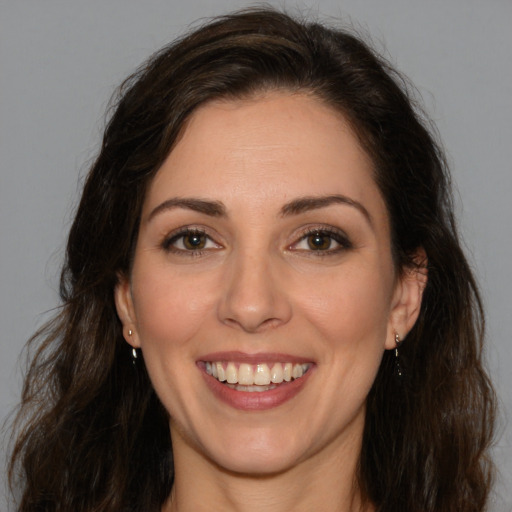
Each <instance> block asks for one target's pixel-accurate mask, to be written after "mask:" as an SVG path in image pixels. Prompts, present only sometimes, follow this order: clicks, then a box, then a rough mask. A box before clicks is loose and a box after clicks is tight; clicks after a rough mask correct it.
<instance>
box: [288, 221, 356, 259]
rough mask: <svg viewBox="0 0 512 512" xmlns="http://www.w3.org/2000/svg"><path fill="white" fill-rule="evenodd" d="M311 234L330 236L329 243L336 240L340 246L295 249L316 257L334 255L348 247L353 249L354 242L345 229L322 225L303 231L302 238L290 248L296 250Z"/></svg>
mask: <svg viewBox="0 0 512 512" xmlns="http://www.w3.org/2000/svg"><path fill="white" fill-rule="evenodd" d="M311 236H317V237H325V238H328V239H329V243H331V242H332V241H334V242H336V243H337V244H338V247H335V248H334V249H331V248H330V247H328V248H326V249H312V248H311V247H310V248H309V249H295V250H296V251H304V252H307V253H309V254H311V255H312V256H314V257H325V256H332V255H335V254H338V253H340V252H342V251H346V250H347V249H351V248H352V247H353V244H352V242H351V241H350V240H349V238H348V237H347V235H346V234H345V233H344V232H343V231H341V230H338V229H335V228H332V227H321V228H319V227H313V228H308V229H307V230H306V231H304V232H303V233H301V236H300V239H299V240H298V241H297V242H294V243H293V244H292V245H291V246H290V249H292V250H294V248H295V247H296V246H298V245H299V244H300V243H301V242H305V241H307V239H308V238H309V237H311Z"/></svg>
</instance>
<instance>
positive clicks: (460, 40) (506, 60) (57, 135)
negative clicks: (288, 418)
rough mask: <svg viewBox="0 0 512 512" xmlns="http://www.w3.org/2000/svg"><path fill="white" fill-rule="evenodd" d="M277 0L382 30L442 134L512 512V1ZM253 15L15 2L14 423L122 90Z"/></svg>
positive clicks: (8, 371) (0, 37)
mask: <svg viewBox="0 0 512 512" xmlns="http://www.w3.org/2000/svg"><path fill="white" fill-rule="evenodd" d="M270 3H271V4H272V5H277V6H284V7H286V9H287V10H289V11H290V12H292V13H293V12H296V10H297V9H298V10H300V12H302V13H310V14H311V15H313V16H318V17H319V18H320V19H321V20H322V19H323V20H326V21H334V20H338V22H341V23H342V25H345V26H347V25H349V26H353V27H355V28H356V29H358V30H359V31H362V32H367V33H370V34H371V35H372V38H373V41H374V44H375V46H376V47H377V49H379V50H380V51H381V52H384V53H385V54H386V55H387V56H388V57H389V58H390V59H391V61H392V62H393V63H394V64H395V65H396V66H397V67H398V69H400V70H401V71H403V72H404V73H405V74H406V75H408V76H409V77H410V78H411V79H412V81H413V82H414V83H415V84H416V86H417V87H418V90H419V92H420V94H421V96H422V98H423V102H424V104H425V107H426V109H427V111H428V112H429V114H430V116H431V117H432V118H433V120H434V121H435V122H436V123H437V126H438V128H439V131H440V133H441V137H442V139H443V141H444V145H445V147H446V150H447V153H448V157H449V161H450V163H451V167H452V172H453V176H454V181H455V184H456V189H457V191H456V198H457V214H458V218H459V221H460V225H461V229H462V233H463V236H464V240H465V244H466V246H467V251H468V255H469V258H470V261H471V262H472V264H473V266H474V269H475V271H476V274H477V276H478V278H479V281H480V284H481V287H482V292H483V296H484V299H485V304H486V308H487V313H488V345H487V359H488V362H489V367H490V371H491V374H492V377H493V379H494V382H495V384H496V387H497V390H498V393H499V397H500V402H501V416H500V424H499V432H498V434H499V436H498V438H497V442H496V447H495V458H496V462H497V465H498V469H499V471H500V475H499V481H498V484H497V486H496V491H495V497H494V502H493V504H492V506H491V511H492V512H510V511H512V485H511V484H512V427H511V425H510V417H511V416H512V394H511V392H510V389H511V388H512V371H511V367H512V344H511V342H510V332H511V330H512V315H511V309H512V308H511V300H510V295H511V290H512V272H511V265H512V235H511V233H512V229H511V225H512V201H511V195H512V172H511V171H512V164H511V161H512V154H511V146H512V123H511V119H512V66H511V62H512V55H511V53H512V31H511V30H510V26H511V25H512V1H511V0H487V1H485V2H484V1H477V0H429V1H424V0H418V1H414V0H385V1H384V0H338V1H335V0H331V1H329V0H318V1H314V0H310V1H308V2H304V1H303V2H300V1H288V2H270ZM248 5H254V4H253V3H249V2H244V1H235V0H216V1H211V0H210V1H206V0H186V1H181V0H180V1H177V0H175V1H170V0H144V1H142V0H139V1H135V0H88V1H87V2H85V1H82V2H79V1H68V0H0V166H1V167H0V179H1V185H0V247H1V260H0V264H1V268H0V326H1V328H0V420H4V419H5V418H7V416H8V414H9V412H10V411H11V410H12V408H13V407H14V405H15V404H16V402H17V401H18V398H19V393H20V384H21V375H22V373H21V362H22V361H23V360H22V359H20V353H21V352H22V348H23V345H24V343H25V341H26V340H27V338H28V337H29V336H30V335H31V334H32V333H33V332H34V330H35V329H36V328H37V327H38V326H40V325H41V324H42V322H43V321H44V320H45V319H47V318H48V317H49V315H51V312H52V308H54V307H55V306H56V305H57V304H58V296H57V290H58V274H59V266H60V264H61V260H62V254H63V246H64V242H65V237H66V232H67V230H68V228H69V225H70V221H71V218H72V212H73V210H74V207H75V206H76V202H77V198H78V195H79V190H80V183H81V180H82V179H83V176H84V174H85V173H86V172H87V168H88V165H89V164H90V163H91V160H92V158H93V157H94V155H95V154H96V151H97V148H98V144H99V140H100V134H101V131H102V127H103V126H104V124H103V123H104V112H105V108H106V106H107V103H108V100H109V98H110V96H111V94H112V93H113V91H114V89H115V87H116V86H117V85H119V83H120V82H121V81H122V79H123V78H125V77H126V76H127V75H128V74H129V73H130V72H132V71H133V70H134V69H135V68H136V67H137V66H138V65H139V64H140V63H141V62H142V61H143V60H144V59H145V58H147V57H148V56H149V55H150V54H151V53H152V52H153V51H155V50H157V49H158V48H159V47H161V46H162V45H164V44H165V43H167V42H169V41H170V40H172V39H173V38H174V37H175V36H177V35H179V34H182V33H183V32H184V31H186V30H187V27H189V26H190V24H191V23H192V22H193V21H194V20H197V19H198V18H203V17H208V16H212V15H215V14H220V13H224V12H226V11H229V10H232V9H234V8H240V7H246V6H248ZM4 438H5V435H4ZM7 438H8V432H7ZM2 450H3V452H5V450H6V448H5V443H4V447H3V449H2ZM0 467H3V464H2V466H0ZM411 470H412V468H411ZM3 471H4V470H0V479H1V480H2V481H5V474H4V472H3ZM2 483H3V482H2ZM0 490H3V488H2V487H0ZM0 492H1V491H0ZM0 509H1V510H7V506H6V505H5V502H1V501H0Z"/></svg>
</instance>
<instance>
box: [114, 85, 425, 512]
mask: <svg viewBox="0 0 512 512" xmlns="http://www.w3.org/2000/svg"><path fill="white" fill-rule="evenodd" d="M372 173H373V168H372V162H371V160H370V159H369V158H368V156H367V155H366V153H365V152H364V151H363V149H362V148H361V146H360V145H359V142H358V140H357V138H356V136H355V135H354V133H353V132H352V130H351V128H350V126H349V124H348V123H347V122H346V121H345V120H344V118H343V117H342V116H341V115H340V114H338V113H336V112H334V111H333V110H332V109H330V108H329V107H327V106H325V105H324V104H322V103H321V102H320V101H319V100H317V99H315V98H314V97H312V96H307V95H302V94H288V93H286V92H274V93H268V94H265V95H261V96H259V97H257V98H254V99H251V100H238V101H229V102H228V101H217V102H211V103H208V104H206V105H205V106H202V107H201V108H199V109H198V110H197V111H196V112H195V113H194V114H193V115H192V116H191V118H190V120H189V122H188V124H187V128H186V130H185V131H184V133H183V136H182V138H181V139H180V140H179V142H178V144H177V145H176V147H175V148H174V149H173V151H172V152H171V154H170V155H169V156H168V158H167V160H166V161H165V162H164V164H163V165H162V167H161V169H160V170H159V171H158V172H157V174H156V176H155V178H154V180H153V181H152V183H151V185H150V187H149V190H148V192H147V197H146V198H145V203H144V206H143V211H142V220H141V225H140V232H139V236H138V241H137V245H136V250H135V257H134V262H133V269H132V272H131V275H130V276H128V277H126V278H124V279H121V281H120V283H119V285H118V286H117V288H116V292H115V294H116V304H117V308H118V313H119V316H120V318H121V320H122V322H123V326H124V334H125V338H126V340H127V342H128V343H129V344H130V345H132V346H133V347H137V348H141V350H142V352H143V354H144V361H145V364H146V366H147V368H148V372H149V375H150V377H151V380H152V383H153V385H154V387H155V390H156V392H157V394H158V396H159V397H160V399H161V401H162V403H163V404H164V406H165V407H166V409H167V410H168V411H169V413H170V417H171V419H170V427H171V438H172V443H173V450H174V456H175V471H176V480H175V486H174V489H173V493H172V495H171V497H170V498H169V500H168V502H167V503H166V505H165V507H164V510H179V511H180V512H184V511H189V510H190V511H192V510H193V511H195V512H197V511H203V510H205V511H206V510H211V509H212V506H213V509H217V510H226V511H231V510H233V511H235V510H236V511H244V512H249V511H253V510H254V511H256V510H258V511H261V510H271V511H273V512H278V511H289V510H294V511H311V510H317V509H318V507H319V506H320V505H321V507H322V510H323V511H349V510H372V507H371V505H368V504H367V505H365V504H364V503H363V501H362V500H361V496H360V495H359V492H358V489H357V485H356V479H355V473H356V467H357V461H358V457H359V453H360V450H361V438H362V431H363V425H364V417H365V399H366V396H367V394H368V391H369V390H370V388H371V385H372V383H373V381H374V378H375V375H376V372H377V370H378V367H379V364H380V361H381V358H382V355H383V352H384V350H386V349H393V348H394V346H395V334H396V333H398V334H399V335H400V336H401V337H403V336H405V334H406V333H407V332H408V331H409V330H410V328H411V327H412V325H413V324H414V322H415V320H416V318H417V315H418V311H419V306H420V303H421V292H422V290H423V287H424V282H423V280H422V279H420V278H419V277H418V274H417V273H415V272H403V273H399V272H398V271H397V269H396V268H395V266H394V262H393V259H392V256H391V247H390V229H389V220H388V214H387V211H386V207H385V204H384V201H383V198H382V196H381V194H380V191H379V189H378V188H377V186H376V184H375V182H374V180H373V178H372ZM334 194H336V195H341V196H343V197H345V198H349V200H350V201H353V202H354V203H353V204H347V203H343V202H333V203H330V204H327V205H324V206H322V207H316V208H313V209H307V210H305V211H295V212H291V213H290V212H287V213H286V214H284V215H283V211H282V210H283V207H284V205H286V204H289V203H290V202H292V201H296V200H297V199H298V198H304V197H309V198H310V197H315V198H317V197H325V196H332V195H334ZM171 198H200V199H202V200H206V201H215V202H217V203H218V202H220V203H222V205H223V207H224V209H225V212H224V214H223V215H215V216H212V215H209V214H208V213H204V212H198V211H195V210H192V209H190V208H188V207H184V206H178V207H171V206H169V205H168V207H165V206H161V205H162V204H163V203H165V202H166V201H168V200H169V199H171ZM354 204H357V205H358V206H354ZM364 212H366V213H364ZM210 213H211V212H210ZM184 226H189V227H193V228H194V229H196V230H199V231H200V232H201V234H200V236H201V237H203V238H201V240H202V243H204V244H205V246H204V248H203V249H202V250H201V251H200V252H198V251H191V250H190V249H187V247H186V246H185V245H183V243H184V241H187V240H188V239H184V238H183V237H181V238H180V237H179V236H178V235H177V232H179V230H180V229H181V228H183V227H184ZM307 229H317V230H321V231H322V236H321V241H322V242H324V245H322V249H321V250H313V249H311V246H310V245H309V243H310V242H311V240H312V237H311V236H309V238H308V234H307V233H306V230H307ZM326 230H327V231H329V230H334V231H335V237H336V239H333V238H330V235H329V234H328V233H327V234H326V233H325V231H326ZM203 232H204V234H205V235H204V236H203V235H202V233H203ZM339 233H342V234H343V237H342V238H340V236H339ZM169 240H171V243H169ZM347 240H348V241H347ZM329 244H330V246H329ZM130 331H131V334H130ZM233 350H236V351H241V352H244V353H248V354H255V353H263V352H265V353H273V352H279V353H284V354H290V355H293V356H297V357H302V358H306V359H307V360H308V361H311V362H313V363H314V366H313V371H312V373H311V374H310V376H309V377H308V380H307V382H306V384H305V385H304V386H303V388H302V389H301V391H300V392H299V393H298V394H297V395H296V396H294V397H293V398H292V399H290V400H288V401H286V402H285V403H283V404H281V405H279V406H278V407H274V408H270V409H268V410H265V411H244V410H238V409H235V408H233V407H231V406H229V405H227V404H226V403H224V402H222V401H220V400H219V399H217V397H216V396H215V395H214V394H212V392H211V391H210V389H209V388H208V387H207V386H206V385H205V378H204V375H203V373H202V371H201V370H200V369H199V368H198V365H197V361H198V359H201V357H202V356H204V355H205V354H208V353H211V352H217V351H233ZM198 482H200V485H198Z"/></svg>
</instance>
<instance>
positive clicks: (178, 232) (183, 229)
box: [160, 225, 222, 256]
mask: <svg viewBox="0 0 512 512" xmlns="http://www.w3.org/2000/svg"><path fill="white" fill-rule="evenodd" d="M190 234H199V235H204V236H205V237H206V238H208V239H209V240H210V241H211V242H212V243H213V244H214V245H215V248H212V247H208V248H202V249H196V250H194V249H181V248H178V247H175V246H173V244H174V243H175V242H176V241H177V240H179V239H180V238H182V237H185V236H186V235H190ZM160 246H161V247H162V249H163V250H164V251H166V252H170V253H174V254H178V255H184V256H201V255H202V254H204V253H206V252H209V251H212V250H215V249H221V248H222V244H221V243H219V242H217V240H216V239H215V238H214V237H213V236H212V235H211V234H209V232H208V229H207V228H205V227H204V226H196V225H188V226H180V227H179V228H177V229H174V230H173V231H171V232H170V233H168V234H166V235H165V237H164V238H163V240H162V242H161V243H160Z"/></svg>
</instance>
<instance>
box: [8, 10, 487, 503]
mask: <svg viewBox="0 0 512 512" xmlns="http://www.w3.org/2000/svg"><path fill="white" fill-rule="evenodd" d="M269 90H284V91H291V92H305V93H307V94H310V95H312V96H313V97H316V98H317V99H318V100H319V101H321V102H324V103H325V104H326V105H328V106H330V107H331V108H332V109H334V110H336V111H338V112H340V113H341V114H342V115H343V116H345V118H346V119H347V120H348V121H349V122H350V124H351V126H352V128H353V129H354V131H355V133H356V134H357V136H358V137H359V140H360V143H361V145H362V147H363V148H364V149H365V151H366V152H367V153H368V155H369V156H370V157H371V159H372V161H373V163H374V173H375V176H374V178H375V181H376V183H377V185H378V186H379V188H380V191H381V193H382V196H383V197H384V200H385V202H386V205H387V208H388V211H389V216H390V224H391V234H392V250H393V255H394V260H395V264H396V266H397V268H398V269H399V270H405V269H410V268H415V265H416V263H415V261H414V254H416V253H417V249H418V248H423V249H424V251H425V253H426V255H427V258H428V283H427V285H426V289H425V292H424V296H423V302H422V307H421V312H420V315H419V319H418V321H417V322H416V324H415V326H414V327H413V329H412V331H411V332H410V333H409V335H408V337H407V339H406V340H405V341H404V342H403V344H402V346H401V360H402V365H403V367H404V369H405V370H404V372H405V376H404V378H403V379H402V380H401V381H398V380H397V379H395V378H394V377H393V364H394V362H393V353H392V352H386V353H385V354H384V357H383V360H382V363H381V367H380V369H379V371H378V375H377V378H376V380H375V383H374V385H373V387H372V389H371V391H370V394H369V396H368V398H367V414H366V423H365V430H364V437H363V448H362V452H361V456H360V462H359V470H358V475H357V476H358V481H359V485H360V488H361V489H362V492H363V495H364V496H365V498H366V499H367V500H368V501H370V502H372V503H373V504H375V506H376V507H377V510H379V511H381V512H396V511H407V512H434V511H435V512H453V511H454V510H457V511H464V512H473V511H474V512H477V511H483V510H484V509H485V504H486V501H487V497H488V493H489V490H490V485H491V482H492V470H493V467H492V464H491V462H490V460H489V458H488V447H489V444H490V442H491V440H492V435H493V425H494V417H495V397H494V392H493V389H492V386H491V384H490V382H489V379H488V377H487V375H486V373H485V371H484V369H483V366H482V343H483V334H484V332H483V331H484V320H483V312H482V305H481V301H480V298H479V293H478V289H477V285H476V283H475V279H474V277H473V275H472V272H471V269H470V267H469V265H468V262H467V260H466V258H465V256H464V254H463V251H462V249H461V244H460V242H459V237H458V234H457V229H456V224H455V220H454V214H453V207H452V198H451V192H450V178H449V173H448V169H447V166H446V162H445V158H444V156H443V152H442V150H441V149H440V146H439V144H438V143H437V142H436V139H437V137H436V136H435V130H433V129H432V127H431V126H430V123H429V122H428V121H427V120H426V117H425V116H424V115H423V114H422V113H421V111H420V110H419V109H418V107H417V106H416V102H415V100H414V94H413V93H411V91H412V88H411V87H410V86H408V85H407V82H406V80H405V79H403V78H402V77H401V76H400V75H399V74H398V73H397V72H395V71H394V70H393V69H392V67H391V66H390V65H389V63H388V62H387V61H386V60H384V59H383V58H382V57H380V56H379V55H377V54H376V53H375V52H374V51H373V50H372V49H371V48H370V47H369V46H368V45H367V44H365V43H364V42H362V40H361V39H360V38H359V37H356V36H355V35H352V34H351V33H349V32H346V31H343V30H338V29H333V28H327V27H326V26H324V25H322V24H319V23H315V22H307V21H303V20H299V19H294V18H292V17H290V16H288V15H287V14H284V13H281V12H278V11H275V10H273V9H258V10H248V11H241V12H237V13H234V14H231V15H227V16H223V17H219V18H215V19H214V20H212V21H210V22H209V23H207V24H206V25H204V26H201V27H199V28H198V29H197V30H195V31H193V32H191V33H189V34H187V35H185V36H184V37H182V38H181V39H179V40H178V41H176V42H173V43H172V44H171V45H169V46H167V47H165V48H163V49H162V50H161V51H160V52H158V53H157V54H156V55H154V56H153V57H152V58H151V59H150V60H149V61H148V62H147V63H145V64H144V65H143V66H142V67H141V68H140V69H139V70H138V71H137V72H136V73H135V74H133V75H132V76H131V77H130V78H128V79H127V80H126V81H125V82H124V84H123V85H122V86H121V87H120V89H119V92H118V95H117V97H116V98H115V103H114V105H113V107H112V111H111V112H112V113H111V116H110V120H109V122H108V125H107V126H106V129H105V133H104V138H103V142H102V145H101V149H100V152H99V155H98V157H97V159H96V161H95V162H94V164H93V165H92V168H91V170H90V173H89V175H88V177H87V180H86V182H85V186H84V189H83V194H82V198H81V201H80V204H79V206H78V209H77V212H76V217H75V219H74V223H73V225H72V228H71V231H70V234H69V239H68V244H67V252H66V260H65V264H64V266H63V270H62V275H61V284H60V295H61V298H62V305H61V308H60V310H59V313H58V315H57V316H56V317H55V318H54V319H53V320H52V321H51V322H49V323H48V324H47V325H46V326H44V327H43V328H42V329H41V330H40V331H39V332H38V333H36V334H35V335H34V337H33V338H32V339H31V341H30V342H29V343H30V345H29V346H31V347H33V348H34V351H35V353H34V356H33V357H32V359H31V361H32V362H31V364H30V366H29V369H28V371H27V375H26V379H25V384H24V388H23V395H22V404H21V408H20V411H19V414H18V418H17V440H16V443H15V446H14V449H13V453H12V457H11V463H10V481H11V486H12V487H16V486H20V489H21V498H20V503H19V510H20V511H21V512H35V511H42V510H44V511H55V512H57V511H70V510H73V511H74V512H92V511H109V512H115V511H140V512H142V511H145V512H148V511H157V510H160V507H161V505H162V503H163V502H164V501H165V499H166V498H167V496H168V495H169V493H170V490H171V487H172V484H173V461H172V449H171V439H170V433H169V426H168V413H167V412H166V411H165V410H164V409H163V406H162V405H161V404H160V402H159V400H158V398H157V396H156V395H155V392H154V390H153V388H152V386H151V383H150V381H149V378H148V375H147V372H146V370H145V367H144V364H143V361H141V362H140V360H139V362H140V364H137V365H136V366H134V365H133V363H132V361H131V357H130V353H131V351H130V350H129V347H128V346H127V344H126V342H125V341H124V338H123V335H122V329H121V323H120V321H119V319H118V317H117V314H116V308H115V304H114V295H113V290H114V287H115V285H116V283H117V282H118V279H119V277H120V276H122V275H129V272H130V265H131V261H132V257H133V251H134V246H135V243H136V238H137V232H138V224H139V218H140V212H141V206H142V202H143V199H144V196H145V191H146V189H147V186H148V183H149V182H150V181H151V179H152V178H153V177H154V175H155V173H156V172H157V171H158V169H159V167H160V166H161V164H162V162H163V161H164V159H165V158H166V156H167V155H168V154H169V152H170V151H172V149H173V146H174V145H175V144H176V141H177V140H178V138H179V135H180V133H181V132H182V131H183V130H184V129H185V127H186V122H187V119H188V118H189V116H190V115H191V113H192V112H194V110H195V109H197V108H198V107H199V106H200V105H203V104H205V103H206V102H208V101H211V100H213V99H218V98H227V99H230V98H246V97H253V96H255V95H257V94H259V93H261V92H265V91H269ZM418 271H419V270H418Z"/></svg>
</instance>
